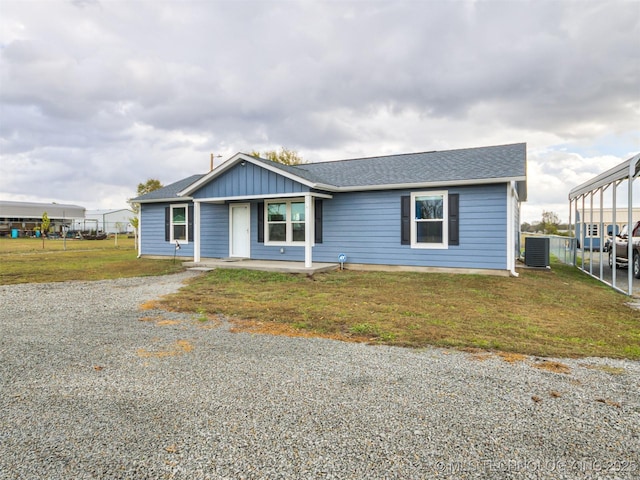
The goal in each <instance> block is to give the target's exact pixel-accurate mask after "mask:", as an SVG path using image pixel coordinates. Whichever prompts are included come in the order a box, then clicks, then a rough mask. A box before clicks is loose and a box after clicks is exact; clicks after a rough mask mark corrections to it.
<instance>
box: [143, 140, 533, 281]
mask: <svg viewBox="0 0 640 480" xmlns="http://www.w3.org/2000/svg"><path fill="white" fill-rule="evenodd" d="M526 196H527V189H526V144H524V143H518V144H512V145H500V146H492V147H480V148H468V149H460V150H449V151H434V152H423V153H411V154H404V155H390V156H382V157H371V158H360V159H352V160H342V161H332V162H318V163H308V164H302V165H296V166H289V165H283V164H280V163H275V162H272V161H269V160H265V159H263V158H257V157H254V156H251V155H246V154H244V153H238V154H236V155H234V156H233V157H231V158H230V159H229V160H227V161H226V162H225V163H224V164H222V165H221V166H220V167H218V168H216V169H213V170H212V171H210V172H209V173H207V174H204V175H193V176H190V177H187V178H184V179H182V180H180V181H178V182H176V183H173V184H171V185H168V186H166V187H164V188H162V189H160V190H156V191H154V192H151V193H148V194H146V195H142V196H140V197H137V198H135V199H133V200H132V201H133V202H135V203H138V204H139V205H140V217H139V228H140V243H139V249H140V251H139V254H140V255H143V256H144V255H154V256H156V255H167V256H173V255H174V254H177V255H179V256H181V257H188V258H193V260H194V261H195V262H200V261H202V260H203V259H207V258H218V259H222V258H224V259H227V258H233V257H236V258H247V259H253V260H287V261H296V262H301V263H302V262H304V266H305V267H306V268H311V267H312V266H313V262H332V263H336V262H338V256H339V255H340V254H344V255H345V256H346V262H347V265H348V266H349V268H383V267H387V266H392V268H398V269H414V270H424V271H461V272H482V273H500V274H509V273H511V274H514V275H515V274H516V273H515V262H516V258H517V257H518V256H519V252H520V245H519V244H520V235H519V232H520V202H523V201H525V200H526ZM176 243H178V244H179V246H180V249H179V250H177V251H176V247H175V245H176Z"/></svg>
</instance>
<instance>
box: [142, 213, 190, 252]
mask: <svg viewBox="0 0 640 480" xmlns="http://www.w3.org/2000/svg"><path fill="white" fill-rule="evenodd" d="M175 203H176V204H177V203H184V202H175ZM169 205H170V204H169V203H153V204H142V205H141V213H140V216H141V219H142V221H141V222H140V223H141V235H142V255H168V256H173V255H174V254H175V255H176V256H178V257H193V239H191V238H190V239H189V243H186V244H182V243H181V244H180V250H178V251H177V252H176V251H175V245H174V244H173V243H169V242H166V241H165V240H164V238H165V237H164V209H165V207H168V206H169ZM189 205H191V204H189Z"/></svg>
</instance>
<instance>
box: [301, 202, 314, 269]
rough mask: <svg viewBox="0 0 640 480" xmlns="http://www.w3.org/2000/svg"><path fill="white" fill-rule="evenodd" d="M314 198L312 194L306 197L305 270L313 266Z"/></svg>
mask: <svg viewBox="0 0 640 480" xmlns="http://www.w3.org/2000/svg"><path fill="white" fill-rule="evenodd" d="M313 219H314V214H313V197H312V196H311V194H310V193H306V194H305V195H304V232H305V236H304V268H311V267H312V266H313V254H312V249H313V239H314V237H315V233H314V231H313V226H314V223H313Z"/></svg>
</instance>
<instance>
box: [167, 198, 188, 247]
mask: <svg viewBox="0 0 640 480" xmlns="http://www.w3.org/2000/svg"><path fill="white" fill-rule="evenodd" d="M187 212H188V210H187V206H186V205H172V206H171V239H170V241H171V242H175V241H179V242H187V241H188V237H187V224H188V222H187V220H188V219H187V215H188V214H187Z"/></svg>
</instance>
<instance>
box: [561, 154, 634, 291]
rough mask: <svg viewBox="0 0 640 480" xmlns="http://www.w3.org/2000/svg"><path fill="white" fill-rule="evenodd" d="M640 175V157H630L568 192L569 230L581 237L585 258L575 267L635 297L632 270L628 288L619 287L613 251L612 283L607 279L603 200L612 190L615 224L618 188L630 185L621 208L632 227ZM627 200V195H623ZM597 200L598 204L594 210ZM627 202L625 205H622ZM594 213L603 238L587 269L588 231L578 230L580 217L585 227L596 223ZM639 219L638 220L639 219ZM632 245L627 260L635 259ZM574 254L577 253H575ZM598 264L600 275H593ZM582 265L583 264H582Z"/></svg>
mask: <svg viewBox="0 0 640 480" xmlns="http://www.w3.org/2000/svg"><path fill="white" fill-rule="evenodd" d="M639 173H640V154H637V155H635V156H633V157H631V158H630V159H629V160H626V161H625V162H622V163H621V164H619V165H617V166H615V167H613V168H611V169H610V170H607V171H606V172H604V173H601V174H600V175H598V176H597V177H594V178H592V179H591V180H589V181H588V182H585V183H583V184H582V185H579V186H577V187H575V188H574V189H573V190H571V191H570V192H569V225H570V226H569V228H570V231H571V233H572V235H573V236H574V237H575V236H578V237H579V238H578V241H579V242H580V245H581V246H582V247H583V250H582V255H581V257H580V260H581V261H580V262H579V261H578V257H577V255H574V258H575V265H576V267H578V268H580V269H581V270H582V271H584V272H585V273H587V274H588V275H591V276H592V277H595V278H597V279H599V280H600V281H602V282H604V283H606V284H607V285H609V286H611V287H613V288H614V289H616V290H618V291H620V292H622V293H625V294H627V295H633V269H632V268H628V269H627V275H628V277H627V288H626V289H624V288H620V287H619V286H618V285H617V283H616V272H617V270H618V268H617V267H616V262H615V249H614V250H613V252H614V253H613V255H614V262H613V268H612V272H611V275H610V276H611V281H609V280H608V277H609V275H605V271H604V264H605V263H606V262H605V260H604V253H605V252H604V243H605V235H606V233H605V228H604V222H603V220H602V219H603V210H604V197H605V192H606V191H607V190H608V189H609V188H611V190H610V195H611V205H612V211H613V220H612V223H613V224H614V225H615V224H616V211H617V210H618V187H619V186H620V184H622V183H623V182H627V183H626V186H627V192H626V197H627V202H626V205H623V206H621V207H620V208H624V209H626V211H627V215H626V218H625V223H626V224H627V225H633V220H634V219H633V207H634V206H635V204H634V195H633V193H634V192H633V185H634V183H633V182H634V180H635V179H636V178H637V177H638V174H639ZM623 198H624V192H623ZM594 201H595V202H597V205H595V209H594ZM635 201H636V203H638V204H640V200H639V199H637V198H636V199H635ZM622 203H624V202H622ZM594 212H596V213H597V218H598V219H599V225H598V227H597V231H598V232H599V235H600V242H599V251H598V252H597V256H596V258H594V251H593V249H590V250H589V262H588V266H585V257H586V256H587V255H586V252H585V247H586V244H585V231H586V229H585V228H584V227H583V228H580V231H579V232H577V231H576V226H577V217H578V214H579V215H580V219H581V220H580V221H581V222H582V225H585V222H586V220H587V219H588V220H589V223H590V224H593V219H594ZM574 213H575V216H576V221H575V222H574ZM636 220H638V219H636ZM614 233H615V232H614ZM573 245H574V249H576V250H577V242H573ZM632 247H633V245H632V242H631V241H630V242H629V251H628V252H627V255H628V256H627V258H628V259H632V258H633V252H632ZM574 253H577V251H576V252H574ZM596 262H597V263H599V269H598V270H599V272H596V273H594V271H593V266H594V264H595V263H596ZM579 263H580V265H579Z"/></svg>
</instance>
